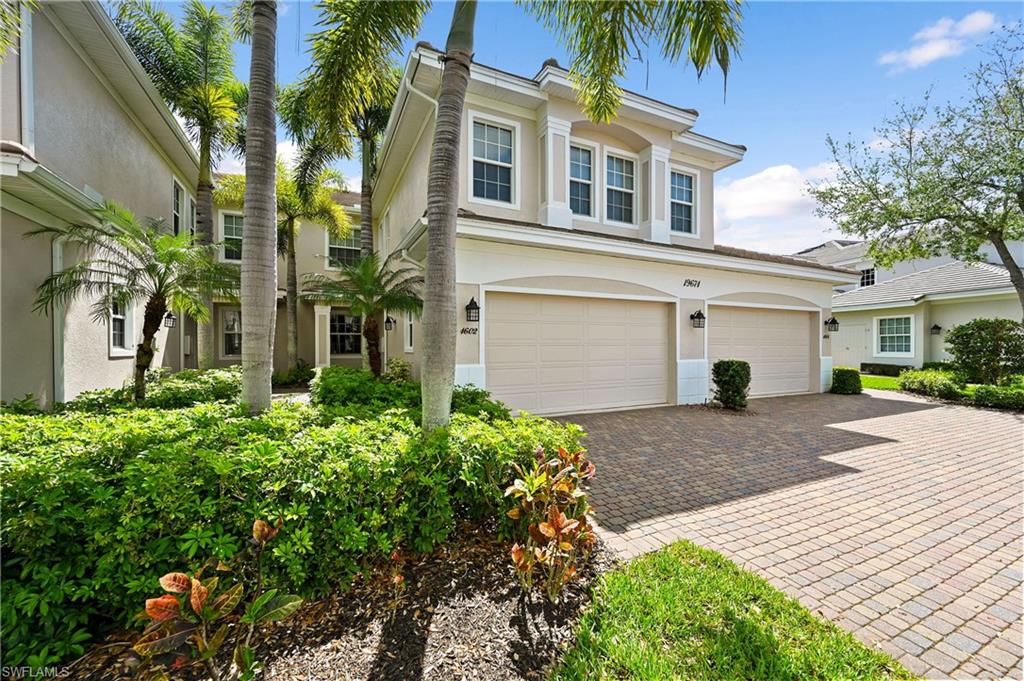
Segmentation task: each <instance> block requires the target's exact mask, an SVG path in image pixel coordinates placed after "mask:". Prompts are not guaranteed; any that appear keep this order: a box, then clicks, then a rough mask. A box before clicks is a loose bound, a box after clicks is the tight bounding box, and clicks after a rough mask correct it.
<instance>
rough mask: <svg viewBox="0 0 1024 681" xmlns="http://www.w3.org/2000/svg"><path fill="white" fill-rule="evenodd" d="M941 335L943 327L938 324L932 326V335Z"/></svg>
mask: <svg viewBox="0 0 1024 681" xmlns="http://www.w3.org/2000/svg"><path fill="white" fill-rule="evenodd" d="M940 333H942V327H941V326H939V325H938V324H932V335H933V336H938V335H939V334H940Z"/></svg>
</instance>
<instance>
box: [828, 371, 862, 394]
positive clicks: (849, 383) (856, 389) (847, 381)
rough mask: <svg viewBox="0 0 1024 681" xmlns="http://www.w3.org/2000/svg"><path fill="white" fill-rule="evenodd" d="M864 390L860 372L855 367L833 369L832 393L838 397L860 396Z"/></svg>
mask: <svg viewBox="0 0 1024 681" xmlns="http://www.w3.org/2000/svg"><path fill="white" fill-rule="evenodd" d="M863 389H864V388H863V387H862V386H861V384H860V372H859V371H857V370H856V369H854V368H853V367H832V392H834V393H835V394H836V395H859V394H860V393H861V392H862V391H863Z"/></svg>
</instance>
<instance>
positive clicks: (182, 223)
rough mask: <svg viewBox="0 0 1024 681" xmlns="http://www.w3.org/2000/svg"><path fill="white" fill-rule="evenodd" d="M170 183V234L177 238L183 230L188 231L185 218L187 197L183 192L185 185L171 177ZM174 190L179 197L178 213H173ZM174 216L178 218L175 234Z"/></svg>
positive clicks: (186, 193)
mask: <svg viewBox="0 0 1024 681" xmlns="http://www.w3.org/2000/svg"><path fill="white" fill-rule="evenodd" d="M171 182H172V183H173V184H172V186H171V234H174V235H175V236H177V235H178V234H181V232H182V231H183V230H187V229H188V221H187V219H186V217H185V216H186V214H187V213H186V211H187V210H188V199H189V195H188V192H186V191H185V185H183V184H182V183H181V182H179V181H178V178H176V177H172V178H171ZM175 189H177V190H178V193H179V195H180V196H181V205H180V206H178V211H177V212H175V210H174V190H175ZM175 216H177V218H178V231H177V232H175V231H174V218H175Z"/></svg>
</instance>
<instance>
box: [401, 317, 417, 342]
mask: <svg viewBox="0 0 1024 681" xmlns="http://www.w3.org/2000/svg"><path fill="white" fill-rule="evenodd" d="M414 320H415V316H414V315H413V313H412V312H406V313H405V324H403V325H402V337H403V340H404V341H405V343H404V345H405V351H406V352H413V348H414V344H413V341H414V340H415V338H413V323H414Z"/></svg>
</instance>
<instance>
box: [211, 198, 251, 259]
mask: <svg viewBox="0 0 1024 681" xmlns="http://www.w3.org/2000/svg"><path fill="white" fill-rule="evenodd" d="M226 215H237V216H238V217H240V218H242V222H243V226H242V229H245V225H244V223H245V213H243V212H242V211H238V210H224V209H221V210H218V211H217V243H218V244H219V246H218V247H217V257H218V259H219V260H220V261H221V262H230V263H234V264H236V265H241V264H242V260H241V259H238V260H230V259H228V258H226V257H224V216H226Z"/></svg>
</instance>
